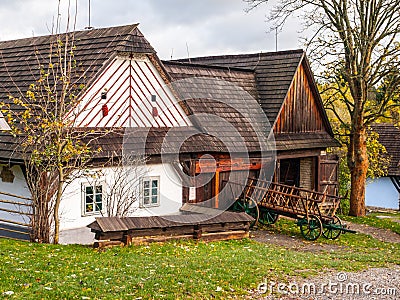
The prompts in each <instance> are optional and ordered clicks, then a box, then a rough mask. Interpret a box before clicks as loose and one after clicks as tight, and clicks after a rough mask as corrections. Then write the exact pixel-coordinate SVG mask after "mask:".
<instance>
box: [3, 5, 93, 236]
mask: <svg viewBox="0 0 400 300" xmlns="http://www.w3.org/2000/svg"><path fill="white" fill-rule="evenodd" d="M68 3H69V7H68V14H67V16H68V18H67V21H66V22H67V23H66V32H67V33H60V27H61V21H60V15H61V14H60V12H59V13H58V16H59V17H58V18H57V22H56V24H55V25H54V26H55V28H54V32H53V33H52V35H51V36H50V37H49V47H48V49H45V50H43V49H36V48H35V46H32V55H34V56H35V58H36V62H37V65H38V68H36V69H32V70H31V72H32V74H31V76H32V77H33V78H34V81H33V82H32V83H31V84H30V85H29V87H28V88H27V89H26V90H25V89H24V88H23V87H20V86H18V85H17V84H16V83H15V82H14V85H15V87H16V88H17V90H18V91H19V92H18V94H11V93H9V95H8V97H9V101H5V102H3V103H1V109H2V110H3V111H5V112H6V118H7V121H8V124H10V126H11V128H12V133H13V134H14V136H15V137H16V138H18V139H19V141H20V144H19V151H21V152H22V156H23V159H24V167H25V170H26V172H25V173H26V179H27V184H28V186H29V189H30V191H31V193H32V217H31V225H32V236H31V238H32V240H34V241H38V242H44V243H46V242H50V241H53V242H54V243H58V241H59V226H60V217H59V206H60V202H61V199H62V195H63V192H64V190H65V188H66V186H67V185H68V183H69V182H71V180H72V179H73V176H74V174H76V170H79V169H81V168H84V167H85V166H86V164H87V163H88V162H90V160H91V158H92V156H93V155H94V153H95V152H96V151H98V150H97V149H96V150H92V149H91V147H90V144H91V143H90V138H89V135H90V134H92V132H86V131H84V130H81V131H77V130H76V129H75V128H74V124H75V120H74V116H73V114H70V112H71V110H72V109H73V108H74V107H76V106H77V105H78V104H79V103H80V101H81V98H80V97H79V96H80V94H81V92H82V91H83V90H84V85H83V84H82V82H84V78H83V76H84V73H85V72H84V71H85V70H81V68H80V67H79V65H78V62H77V61H76V60H75V56H74V54H75V51H76V44H75V35H74V31H75V24H76V19H73V20H72V19H70V9H71V8H70V5H71V2H70V1H69V2H68ZM76 7H77V2H76V1H75V10H76ZM59 9H60V2H59ZM4 67H5V68H7V65H6V64H5V65H4ZM36 70H37V71H36ZM52 228H54V232H53V235H52V236H51V229H52Z"/></svg>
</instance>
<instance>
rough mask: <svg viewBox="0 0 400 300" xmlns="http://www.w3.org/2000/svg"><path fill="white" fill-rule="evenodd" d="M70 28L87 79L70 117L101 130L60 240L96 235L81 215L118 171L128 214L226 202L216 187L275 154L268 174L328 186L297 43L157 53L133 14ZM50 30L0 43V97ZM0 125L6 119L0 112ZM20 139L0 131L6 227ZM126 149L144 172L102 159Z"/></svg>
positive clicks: (322, 124)
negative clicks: (165, 56)
mask: <svg viewBox="0 0 400 300" xmlns="http://www.w3.org/2000/svg"><path fill="white" fill-rule="evenodd" d="M74 38H75V43H76V49H75V50H74V58H75V59H76V61H77V63H78V65H79V69H80V70H83V71H84V76H81V77H80V78H79V80H80V81H78V83H81V84H82V85H84V86H85V88H84V90H83V91H82V92H81V94H80V95H79V97H80V98H79V99H80V100H81V101H80V103H79V105H78V106H76V107H74V108H73V109H71V111H70V114H69V116H70V117H71V120H74V124H73V125H72V126H74V128H76V130H77V131H79V130H87V131H88V132H92V131H93V132H94V133H93V134H97V133H98V132H100V134H101V137H99V138H98V139H96V140H95V144H94V146H95V147H96V148H97V147H100V148H101V149H102V151H101V152H100V153H97V154H96V156H95V157H94V158H93V165H92V167H91V168H90V169H88V170H81V171H80V172H81V173H80V174H79V175H81V176H78V178H76V179H75V180H74V181H73V182H71V184H70V185H68V187H67V189H66V190H65V193H64V196H63V199H62V201H61V207H60V218H61V225H60V227H61V228H60V229H61V234H60V241H61V242H63V243H69V242H73V243H77V242H83V243H89V242H92V240H93V234H91V233H90V232H89V229H88V228H86V225H88V224H90V223H92V222H93V221H94V218H95V217H96V216H102V215H107V211H108V210H109V209H110V207H111V205H109V199H110V197H109V194H110V193H109V191H110V190H111V189H112V187H113V182H115V180H114V179H115V178H116V177H118V176H119V174H120V172H121V170H125V171H126V172H125V173H126V179H125V180H126V181H125V184H123V185H120V186H127V185H129V184H131V183H132V182H134V183H137V184H136V185H135V188H133V190H134V194H135V200H136V201H134V204H133V205H132V206H131V207H130V208H129V215H133V216H150V215H165V214H171V213H176V212H177V211H178V210H179V208H180V207H181V205H182V203H186V202H203V201H208V200H210V201H209V205H211V206H213V207H221V206H222V205H224V203H222V201H221V199H219V196H218V195H219V193H220V192H221V191H222V190H223V189H224V186H225V184H226V180H229V179H230V178H231V177H234V178H235V180H239V179H241V178H245V179H247V176H249V175H250V176H257V175H258V174H260V173H261V170H263V169H265V166H266V165H267V164H268V165H271V163H272V168H270V170H269V171H270V174H269V175H270V176H269V178H271V177H272V176H273V175H274V180H277V181H280V182H285V183H289V182H291V183H292V184H293V183H294V184H296V185H301V186H303V187H308V188H314V189H317V190H326V188H327V186H328V187H329V188H331V187H332V190H335V187H336V184H337V180H336V175H337V174H336V171H335V170H336V161H331V160H329V161H327V159H326V157H325V156H326V155H324V153H325V150H326V148H327V147H333V146H337V142H336V141H335V140H334V138H333V133H332V129H331V127H330V124H329V122H328V119H327V117H326V113H325V111H324V109H323V105H322V101H321V98H320V97H319V95H318V90H317V88H316V84H315V81H314V79H313V76H312V73H311V69H310V66H309V64H308V61H307V58H306V56H305V53H304V51H302V50H293V51H283V52H274V53H256V54H251V55H231V56H219V57H206V58H197V59H193V60H192V61H175V62H171V61H170V62H167V61H164V62H161V61H160V60H159V58H158V57H157V55H156V52H155V51H154V49H153V48H152V46H151V45H150V44H149V42H148V41H147V40H146V39H145V37H144V36H143V35H142V33H141V32H140V31H139V29H138V25H137V24H135V25H127V26H119V27H112V28H103V29H93V30H85V31H77V32H74ZM55 39H56V38H55V37H54V36H44V37H35V38H29V39H20V40H14V41H5V42H0V51H1V54H2V55H1V58H0V60H1V65H0V82H1V85H0V98H1V99H4V101H6V100H7V99H8V95H10V94H11V95H18V93H19V91H27V90H28V87H29V85H30V84H31V83H32V82H34V81H35V75H34V72H33V71H32V70H33V69H34V68H35V67H37V61H36V55H38V54H39V55H45V54H47V53H48V51H49V44H50V43H51V42H54V41H56V40H55ZM295 91H301V92H299V93H296V92H295ZM296 103H302V104H301V105H299V104H296ZM295 104H296V105H295ZM3 125H4V126H3ZM0 126H3V127H4V128H2V129H7V128H6V127H7V124H6V123H5V122H4V118H2V115H0ZM109 129H112V130H109ZM107 130H109V132H107V134H104V131H107ZM272 130H273V133H274V134H275V137H276V140H274V135H273V134H271V133H272V132H271V131H272ZM275 142H276V143H275ZM19 143H20V140H19V139H17V138H14V137H13V136H11V135H10V134H9V133H7V131H1V132H0V165H1V169H2V171H1V176H0V177H1V180H0V214H1V215H0V223H2V225H0V227H3V228H5V227H6V225H7V226H9V227H12V226H17V227H18V226H22V225H24V224H25V225H27V224H26V223H28V221H27V220H26V217H24V218H22V219H21V216H20V215H19V214H16V213H15V212H16V211H17V210H19V211H20V210H21V207H24V208H25V209H29V207H26V206H25V204H26V202H29V197H30V192H29V189H28V188H27V184H26V182H25V176H24V168H23V161H22V157H21V154H20V153H19V151H18V149H19V147H18V146H19ZM265 153H267V156H265ZM131 154H134V155H135V156H139V157H144V158H146V163H145V164H142V165H141V166H140V168H139V169H140V172H137V169H138V167H137V168H136V169H135V170H132V171H130V168H131V167H129V166H127V165H122V166H121V165H120V164H112V163H111V164H110V163H108V164H105V162H107V161H108V160H110V158H121V157H125V155H128V156H130V155H131ZM275 154H277V157H278V161H279V162H278V164H277V166H278V168H277V169H276V170H275V169H274V164H273V162H274V156H275ZM265 158H267V161H268V163H266V161H265ZM116 161H118V160H116ZM331 165H332V168H327V166H331ZM328 169H329V170H328ZM331 169H332V170H333V171H332V170H331ZM263 171H264V170H263ZM274 171H275V172H274ZM203 173H204V176H203V177H201V176H199V174H203ZM264 175H265V174H264ZM332 175H334V176H332ZM267 177H268V176H267ZM194 185H195V186H194ZM12 195H13V196H12ZM11 202H13V203H11ZM15 203H17V204H15ZM16 206H18V208H17V207H16ZM9 227H7V228H6V229H10V228H9ZM18 228H19V227H18ZM12 230H13V229H12V228H11V231H10V230H8V231H7V230H2V229H1V228H0V235H15V234H17V233H16V232H15V231H14V232H13V231H12ZM18 237H20V236H18Z"/></svg>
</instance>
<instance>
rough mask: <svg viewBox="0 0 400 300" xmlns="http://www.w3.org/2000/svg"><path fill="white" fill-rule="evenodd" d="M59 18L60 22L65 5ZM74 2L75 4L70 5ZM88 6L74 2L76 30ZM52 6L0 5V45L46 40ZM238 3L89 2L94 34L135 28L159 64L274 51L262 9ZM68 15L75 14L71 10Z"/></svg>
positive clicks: (291, 31)
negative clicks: (38, 38)
mask: <svg viewBox="0 0 400 300" xmlns="http://www.w3.org/2000/svg"><path fill="white" fill-rule="evenodd" d="M61 2H62V3H64V5H63V6H62V9H61V17H62V18H63V20H65V19H66V17H67V15H68V13H67V11H68V10H67V6H66V5H65V4H66V3H68V0H61ZM71 2H75V0H71ZM88 2H89V0H78V10H77V11H78V13H77V29H83V28H85V27H86V26H87V25H88ZM57 3H58V1H57V0H0V40H2V41H4V40H10V39H17V38H24V37H32V36H38V35H44V34H49V32H50V28H51V25H52V20H53V18H55V17H56V16H57ZM246 7H247V4H246V3H244V2H243V1H242V0H91V25H92V26H94V27H95V28H100V27H111V26H117V25H126V24H132V23H140V27H139V28H140V30H141V31H142V32H143V34H144V35H145V36H146V38H147V39H148V40H149V42H150V43H151V44H152V46H153V47H154V48H155V49H156V51H157V52H158V54H159V56H160V58H161V59H169V58H170V57H171V54H172V53H173V58H182V57H187V47H186V45H188V48H189V54H190V56H192V57H194V56H204V55H217V54H237V53H251V52H261V51H262V52H268V51H275V34H274V33H268V30H269V28H270V26H271V25H270V24H268V23H266V15H267V14H268V7H266V6H261V7H259V8H257V9H255V10H252V11H250V12H248V13H246V12H245V9H246ZM71 14H72V15H74V14H75V12H74V10H72V13H71ZM298 30H299V22H298V20H295V19H294V20H290V22H289V24H288V25H286V26H285V28H284V29H283V31H282V32H281V33H280V34H279V36H278V49H279V50H286V49H297V48H301V47H302V45H301V44H300V42H299V35H300V34H299V33H298Z"/></svg>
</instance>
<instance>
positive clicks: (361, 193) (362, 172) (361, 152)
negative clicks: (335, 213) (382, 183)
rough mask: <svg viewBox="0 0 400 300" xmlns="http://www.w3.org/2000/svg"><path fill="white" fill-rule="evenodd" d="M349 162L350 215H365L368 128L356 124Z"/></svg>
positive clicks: (351, 140)
mask: <svg viewBox="0 0 400 300" xmlns="http://www.w3.org/2000/svg"><path fill="white" fill-rule="evenodd" d="M350 148H351V149H349V150H350V151H349V157H348V163H349V168H350V172H351V193H350V212H349V215H351V216H355V217H359V216H365V182H366V179H367V170H368V155H367V143H366V129H365V128H364V127H360V126H355V129H354V132H353V134H352V136H351V137H350Z"/></svg>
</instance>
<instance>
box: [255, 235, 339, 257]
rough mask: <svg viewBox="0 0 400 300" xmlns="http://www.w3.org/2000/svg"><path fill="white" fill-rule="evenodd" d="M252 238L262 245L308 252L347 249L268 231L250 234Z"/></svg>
mask: <svg viewBox="0 0 400 300" xmlns="http://www.w3.org/2000/svg"><path fill="white" fill-rule="evenodd" d="M250 237H251V238H252V239H254V240H255V241H257V242H260V243H271V244H274V245H278V246H282V247H285V248H286V249H290V250H296V251H306V252H321V251H335V250H341V249H345V248H346V247H345V246H339V245H329V244H322V243H318V240H317V241H315V242H310V241H306V240H304V239H302V238H301V237H299V236H288V235H285V234H281V233H276V232H273V231H268V230H255V231H252V232H251V233H250Z"/></svg>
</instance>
